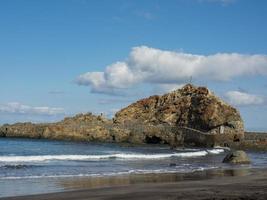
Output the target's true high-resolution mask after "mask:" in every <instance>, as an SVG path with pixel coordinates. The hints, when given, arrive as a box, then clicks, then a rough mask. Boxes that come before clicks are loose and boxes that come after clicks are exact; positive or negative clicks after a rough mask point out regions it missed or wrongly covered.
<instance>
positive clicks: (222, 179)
mask: <svg viewBox="0 0 267 200" xmlns="http://www.w3.org/2000/svg"><path fill="white" fill-rule="evenodd" d="M153 177H154V179H153ZM134 180H135V181H134ZM148 180H150V181H148ZM94 183H95V184H94ZM108 183H109V184H108ZM63 184H65V185H66V187H67V186H68V185H69V186H70V185H71V184H72V185H76V186H77V188H80V189H75V190H71V191H66V192H59V193H51V194H40V195H30V196H21V197H9V198H1V200H29V199H32V200H37V199H38V200H63V199H64V200H70V199H76V200H86V199H90V200H91V199H146V200H150V199H151V200H152V199H153V200H154V199H169V200H170V199H262V200H265V199H267V170H266V169H261V170H254V169H253V170H252V169H250V170H249V169H245V170H244V169H243V170H242V169H238V170H223V171H220V170H215V171H214V170H211V171H206V172H197V173H192V174H187V175H185V174H180V175H177V174H172V175H170V174H160V175H159V174H157V175H156V174H155V175H152V174H150V175H136V176H132V177H125V176H122V177H112V178H108V179H107V178H98V179H94V180H92V179H88V178H84V179H72V180H69V181H64V183H63ZM86 188H87V189H86Z"/></svg>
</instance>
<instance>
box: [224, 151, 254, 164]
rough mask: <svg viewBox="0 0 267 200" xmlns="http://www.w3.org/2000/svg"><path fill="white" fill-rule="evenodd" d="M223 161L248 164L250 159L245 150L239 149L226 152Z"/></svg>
mask: <svg viewBox="0 0 267 200" xmlns="http://www.w3.org/2000/svg"><path fill="white" fill-rule="evenodd" d="M223 162H224V163H231V164H249V163H250V159H249V157H248V155H247V154H246V152H244V151H240V150H239V151H233V152H230V153H228V154H227V155H226V157H225V158H224V159H223Z"/></svg>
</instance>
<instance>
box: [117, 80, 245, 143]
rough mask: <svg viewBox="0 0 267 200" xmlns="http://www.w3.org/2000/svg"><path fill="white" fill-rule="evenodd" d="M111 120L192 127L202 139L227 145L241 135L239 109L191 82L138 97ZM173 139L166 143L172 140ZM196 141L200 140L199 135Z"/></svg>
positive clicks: (144, 124)
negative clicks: (166, 92)
mask: <svg viewBox="0 0 267 200" xmlns="http://www.w3.org/2000/svg"><path fill="white" fill-rule="evenodd" d="M114 122H115V123H116V124H123V125H126V126H129V124H133V123H134V124H138V125H139V126H140V125H143V126H147V127H148V126H158V125H164V126H165V127H167V126H170V127H176V128H177V129H181V128H187V132H188V131H189V130H191V132H193V131H194V130H195V132H196V134H195V135H201V134H197V131H199V133H200V132H203V133H206V135H207V137H206V136H205V134H203V138H204V140H211V143H214V144H213V145H224V146H227V144H228V142H233V141H240V140H242V139H243V137H244V125H243V121H242V119H241V116H240V114H239V112H238V111H237V110H236V109H235V108H233V107H232V106H230V105H228V104H226V103H225V102H224V101H222V100H221V99H219V98H218V97H216V96H215V95H214V94H213V93H212V92H210V91H209V90H208V89H207V88H205V87H195V86H193V85H191V84H187V85H185V86H184V87H183V88H181V89H178V90H175V91H173V92H171V93H168V94H165V95H163V96H151V97H149V98H145V99H142V100H139V101H137V102H136V103H133V104H131V105H129V106H128V107H126V108H124V109H122V110H121V111H119V112H118V113H116V115H115V118H114ZM189 132H190V131H189ZM151 134H152V135H155V134H153V133H151ZM187 135H190V134H187ZM192 135H193V134H192ZM157 137H158V135H157ZM163 137H165V135H164V134H161V136H160V138H162V139H163ZM170 137H171V136H170ZM190 137H191V136H190ZM191 138H192V137H191ZM173 139H174V138H172V139H171V140H169V141H168V143H171V142H174V143H175V141H172V140H173ZM196 140H198V141H200V138H197V139H196ZM178 141H179V139H178ZM204 143H205V141H204Z"/></svg>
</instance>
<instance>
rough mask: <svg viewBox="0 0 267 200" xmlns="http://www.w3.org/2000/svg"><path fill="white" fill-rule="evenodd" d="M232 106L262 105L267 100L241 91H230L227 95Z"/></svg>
mask: <svg viewBox="0 0 267 200" xmlns="http://www.w3.org/2000/svg"><path fill="white" fill-rule="evenodd" d="M225 96H226V99H227V101H228V102H229V103H230V104H233V105H237V106H248V105H262V104H264V103H265V100H264V98H263V97H262V96H259V95H254V94H249V93H246V92H240V91H229V92H227V93H226V94H225Z"/></svg>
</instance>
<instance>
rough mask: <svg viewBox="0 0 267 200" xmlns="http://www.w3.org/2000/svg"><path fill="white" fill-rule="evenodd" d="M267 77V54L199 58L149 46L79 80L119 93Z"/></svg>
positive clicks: (92, 87)
mask: <svg viewBox="0 0 267 200" xmlns="http://www.w3.org/2000/svg"><path fill="white" fill-rule="evenodd" d="M253 75H267V56H266V55H258V54H256V55H246V54H238V53H217V54H213V55H197V54H189V53H183V52H175V51H166V50H160V49H155V48H150V47H147V46H139V47H134V48H132V50H131V52H130V54H129V57H128V58H127V59H126V60H125V61H120V62H116V63H113V64H111V65H109V66H107V67H106V69H105V70H104V71H103V72H87V73H85V74H82V75H80V76H79V77H77V78H76V83H77V84H79V85H85V86H90V87H91V91H92V92H98V93H108V94H112V93H116V92H118V91H121V90H123V89H126V88H130V87H132V86H134V85H137V84H141V83H150V84H181V83H185V82H188V80H189V79H190V77H193V78H194V79H197V80H213V81H228V80H231V79H233V78H235V77H240V76H253Z"/></svg>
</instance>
